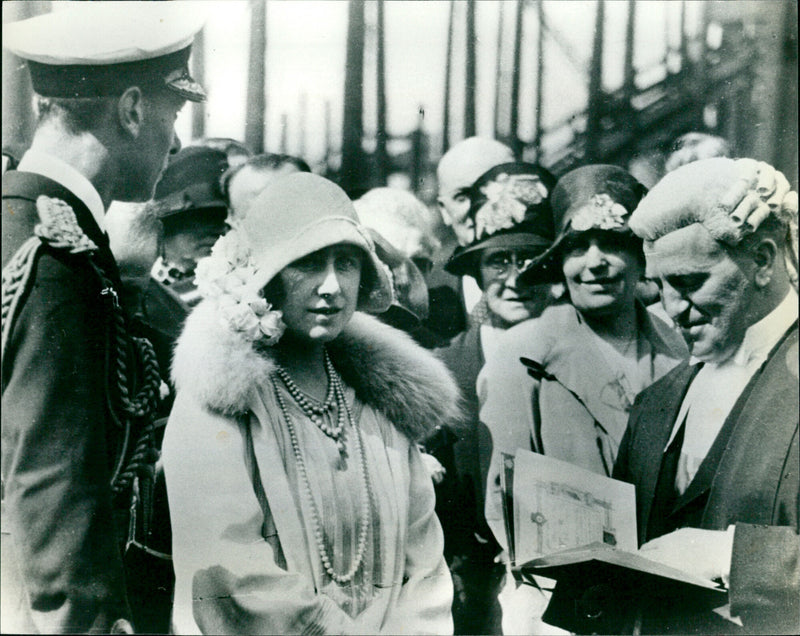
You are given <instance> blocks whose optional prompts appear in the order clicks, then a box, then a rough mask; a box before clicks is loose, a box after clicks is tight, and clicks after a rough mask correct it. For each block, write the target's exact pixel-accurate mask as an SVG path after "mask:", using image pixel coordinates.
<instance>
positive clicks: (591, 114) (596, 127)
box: [586, 0, 605, 161]
mask: <svg viewBox="0 0 800 636" xmlns="http://www.w3.org/2000/svg"><path fill="white" fill-rule="evenodd" d="M604 24H605V0H597V14H596V16H595V24H594V44H593V46H592V61H591V68H590V70H589V108H588V116H587V122H586V160H587V161H597V160H598V159H599V158H600V157H599V156H598V155H599V149H600V131H601V127H600V118H601V116H602V107H603V85H602V80H603V26H604Z"/></svg>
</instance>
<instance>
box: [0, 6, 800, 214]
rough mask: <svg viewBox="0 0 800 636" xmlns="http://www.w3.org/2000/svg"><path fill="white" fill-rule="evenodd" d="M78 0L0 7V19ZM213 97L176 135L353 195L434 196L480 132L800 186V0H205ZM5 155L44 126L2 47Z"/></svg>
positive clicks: (565, 154)
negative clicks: (454, 150) (690, 142)
mask: <svg viewBox="0 0 800 636" xmlns="http://www.w3.org/2000/svg"><path fill="white" fill-rule="evenodd" d="M67 4H69V2H63V1H57V2H46V1H25V2H22V1H18V2H3V21H4V22H6V21H10V20H18V19H22V18H24V17H28V16H31V15H36V14H38V13H41V12H44V11H51V10H59V9H60V8H62V6H63V5H67ZM197 10H202V11H204V12H206V13H207V14H208V17H209V19H208V22H207V25H206V27H205V29H204V31H203V32H202V38H201V39H199V40H198V43H197V45H196V49H195V52H194V54H193V61H192V63H193V74H194V76H195V77H196V78H197V79H198V80H199V81H200V82H201V83H203V85H204V86H206V88H207V90H208V92H209V94H210V98H209V101H208V102H207V103H206V104H191V105H187V106H186V108H185V109H184V112H183V113H182V114H181V117H180V120H179V123H178V131H179V133H180V134H181V137H182V140H183V142H184V145H186V144H187V143H189V142H190V141H191V140H192V139H198V138H204V137H205V138H207V137H225V138H233V139H239V140H242V141H244V143H245V145H246V146H247V147H248V148H249V149H250V151H251V152H253V153H261V152H264V151H269V152H281V153H288V154H292V155H295V156H300V157H303V158H304V159H306V161H308V163H309V164H310V165H311V166H312V168H313V170H314V171H315V172H318V173H320V174H324V175H326V176H328V177H331V178H333V179H335V180H337V181H338V182H339V183H340V184H341V185H342V186H343V187H344V188H345V189H346V190H347V191H348V192H349V193H350V194H351V196H353V197H357V196H359V195H360V194H362V193H363V192H365V191H366V190H368V189H370V188H373V187H378V186H384V185H387V184H388V185H392V186H400V187H405V188H408V189H410V190H412V191H414V192H415V193H416V194H417V195H418V196H419V197H420V198H422V199H423V200H425V201H428V202H430V201H432V200H433V198H434V193H435V189H436V187H435V183H434V181H435V176H434V172H435V171H434V168H435V165H436V162H437V161H438V159H439V157H440V156H441V154H442V153H443V152H444V151H445V150H446V149H447V148H448V147H449V146H450V145H451V144H453V143H455V142H457V141H459V140H460V139H463V138H465V137H468V136H471V135H476V134H477V135H481V136H492V137H496V138H498V139H500V140H502V141H505V142H506V143H508V144H509V145H510V146H511V147H513V148H514V149H515V151H516V152H517V154H518V155H519V157H520V158H522V159H525V160H535V161H538V162H540V163H541V164H543V165H545V166H547V167H549V168H550V169H551V170H552V172H554V173H555V174H556V175H559V174H561V173H563V172H565V171H566V170H568V169H570V168H571V167H573V166H576V165H579V164H581V163H587V162H597V161H603V162H608V163H614V164H618V165H621V166H623V167H627V168H629V169H630V170H631V171H632V172H633V173H634V174H635V175H636V176H637V177H639V178H640V180H642V181H643V182H645V183H646V184H647V185H653V183H654V182H655V181H656V180H657V179H658V178H659V177H660V175H661V173H662V172H663V162H664V156H665V153H668V152H669V149H670V145H671V143H672V141H673V140H674V139H675V138H676V137H678V136H679V135H681V134H683V133H685V132H688V131H700V132H707V133H712V134H715V135H719V136H721V137H724V138H725V139H726V140H727V141H728V142H729V144H730V145H731V147H732V149H733V151H732V152H733V155H734V156H750V157H755V158H758V159H762V160H764V161H767V162H769V163H772V164H774V165H775V166H776V167H777V168H779V169H780V170H781V171H783V172H784V173H785V174H786V175H787V177H789V178H790V180H791V181H792V184H793V186H794V187H795V188H797V185H798V184H797V169H798V166H797V155H798V149H797V144H798V126H797V112H798V110H797V109H798V106H797V50H798V49H797V3H796V1H795V0H737V1H736V2H731V1H719V0H688V1H687V0H683V1H681V0H663V1H662V0H569V1H565V0H482V1H481V2H477V1H475V0H457V1H447V0H437V1H431V2H404V1H403V0H349V1H348V2H340V1H334V0H321V1H293V0H281V1H280V2H278V1H276V0H241V1H238V0H225V1H224V2H210V1H206V2H200V3H198V7H197ZM2 88H3V97H2V99H3V112H2V142H3V150H4V151H5V152H9V153H10V154H11V155H13V156H16V157H17V158H19V156H21V154H22V152H24V150H25V148H26V147H27V143H28V142H29V140H30V134H31V132H32V129H33V118H34V114H33V112H32V109H31V92H30V84H29V80H28V78H27V73H25V72H24V68H23V67H22V64H21V62H20V61H19V60H18V59H16V58H14V57H13V56H12V55H11V54H9V53H8V52H6V51H3V86H2Z"/></svg>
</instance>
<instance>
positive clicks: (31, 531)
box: [0, 3, 800, 634]
mask: <svg viewBox="0 0 800 636" xmlns="http://www.w3.org/2000/svg"><path fill="white" fill-rule="evenodd" d="M161 5H162V3H121V6H120V4H118V3H110V5H109V6H100V7H91V10H92V20H91V22H87V20H85V19H84V18H85V17H86V15H87V14H86V13H85V12H86V11H87V8H86V7H81V8H78V9H75V10H74V11H73V12H72V13H71V12H70V11H63V12H59V13H58V14H46V15H43V16H39V17H36V18H31V19H28V20H24V21H21V22H18V23H13V24H10V25H7V28H6V27H4V46H7V47H8V48H9V49H10V50H11V51H12V52H13V53H15V54H16V55H18V56H19V57H20V58H22V59H23V60H25V61H26V63H27V66H28V68H29V71H30V76H31V81H32V85H33V89H34V91H35V93H36V107H37V111H38V115H37V116H38V121H37V126H36V130H35V134H34V136H33V140H32V142H31V145H30V148H29V149H28V150H27V151H26V152H25V154H24V155H23V156H22V157H20V158H19V161H16V160H11V158H9V161H6V159H5V157H4V168H3V189H2V197H3V207H2V211H3V230H2V238H3V247H2V259H3V289H2V307H3V313H2V321H3V322H2V391H3V393H2V440H3V445H2V479H3V493H2V494H3V511H2V515H3V516H2V535H3V536H2V541H3V544H2V560H0V565H1V566H2V587H0V598H2V613H1V614H0V623H1V624H0V631H2V632H3V633H87V632H91V633H170V632H171V633H180V634H183V633H210V634H222V633H225V634H228V633H231V634H236V633H255V634H283V633H315V634H321V633H335V634H350V633H364V634H377V633H386V634H399V633H410V634H422V633H437V634H438V633H441V634H446V633H456V634H523V633H525V634H557V633H570V632H573V633H797V632H798V630H799V629H800V535H799V534H798V533H799V532H800V518H799V515H800V511H799V510H798V508H799V506H800V486H799V477H798V475H799V474H800V456H799V455H798V445H799V441H798V412H799V411H800V405H799V404H798V322H797V318H798V297H797V271H798V258H797V254H798V246H797V219H798V197H797V193H796V192H795V191H794V190H792V188H791V186H790V184H789V182H788V180H787V178H786V177H785V176H784V175H783V174H782V173H781V172H780V171H778V170H776V169H775V168H773V167H772V166H770V165H768V164H767V163H764V162H761V161H758V160H755V159H748V158H731V156H730V155H731V154H733V153H732V151H731V149H730V148H729V147H728V145H727V144H726V143H725V142H724V141H723V140H720V139H719V138H715V137H712V136H710V135H706V134H700V133H691V134H690V135H688V136H685V137H683V138H681V139H680V140H678V142H676V146H675V152H674V153H673V155H672V156H671V157H670V159H669V160H668V161H667V162H666V168H667V173H666V174H665V175H664V176H663V177H662V178H661V179H660V180H659V181H658V182H657V183H656V184H655V185H654V186H653V187H652V188H651V189H650V190H649V192H648V189H647V188H646V187H645V186H644V185H643V184H642V183H640V182H639V181H638V180H637V179H636V177H634V176H633V175H632V174H631V173H630V172H629V171H628V170H626V169H625V168H623V167H620V166H614V165H606V164H586V165H581V166H579V167H576V168H574V169H572V170H569V171H567V172H566V173H564V174H560V175H554V174H552V173H551V172H550V171H549V170H548V169H547V168H546V167H545V166H542V165H539V164H537V163H530V162H524V161H520V160H519V158H518V157H515V156H514V154H513V152H512V151H511V149H510V148H508V147H507V146H505V145H504V144H502V143H501V142H499V141H497V140H493V139H488V138H480V137H472V138H469V139H466V140H463V141H461V142H459V143H457V144H455V145H454V146H453V147H452V148H451V149H450V150H449V151H448V152H447V153H445V154H444V156H443V157H442V158H441V160H440V162H439V164H438V168H437V180H438V188H439V192H438V195H439V196H438V205H439V210H438V211H437V210H436V209H435V208H433V207H430V206H428V205H426V204H425V203H423V202H422V201H420V200H419V199H418V198H417V197H415V196H414V195H413V194H412V193H411V192H408V191H404V190H398V189H394V188H388V187H381V188H375V189H373V190H370V191H368V192H366V193H365V194H363V195H362V196H360V197H359V198H358V199H356V200H351V198H350V197H349V196H348V194H347V193H346V192H345V191H344V190H342V189H341V188H340V187H339V186H338V185H337V184H336V183H334V182H333V181H331V180H329V179H327V178H325V177H322V176H319V175H316V174H313V172H312V170H311V168H310V167H309V164H308V163H307V162H306V161H305V160H304V159H303V158H300V157H293V156H289V155H283V154H271V153H264V154H253V153H251V152H250V151H249V150H248V149H247V148H246V147H245V146H244V144H242V143H240V142H237V141H235V140H228V139H202V140H197V141H194V142H192V143H191V144H190V145H188V146H187V147H185V148H181V144H180V141H179V140H178V138H177V136H176V134H175V130H174V122H175V118H176V115H177V113H178V111H179V110H180V109H181V107H182V106H183V105H184V103H185V102H186V101H187V100H190V101H203V100H204V99H205V98H206V95H205V91H204V89H203V87H202V86H201V85H200V84H199V83H198V82H196V81H195V80H194V79H193V78H192V77H191V75H190V73H189V69H188V65H187V62H188V59H189V55H190V52H191V46H192V42H193V39H194V37H195V35H196V34H197V32H198V31H199V30H200V28H201V26H202V25H201V24H200V23H199V22H196V21H192V20H191V19H188V16H187V15H186V14H185V13H184V12H182V11H180V10H178V9H177V8H176V9H170V8H167V9H165V8H164V7H163V6H161ZM132 25H134V27H132ZM98 32H100V33H107V34H113V35H114V37H113V38H100V37H96V35H95V34H96V33H98ZM145 33H146V37H145ZM43 43H46V47H45V48H43ZM520 450H525V451H533V452H534V453H537V454H540V455H545V456H548V457H551V458H554V459H557V460H561V461H563V462H566V463H568V464H569V465H571V466H574V467H579V468H581V469H584V470H586V471H589V472H590V473H593V474H596V475H598V476H603V477H613V478H614V479H618V480H621V481H624V482H628V483H630V484H633V486H634V488H635V491H636V514H637V523H638V525H637V530H638V542H639V552H640V554H642V555H644V556H646V557H647V558H648V559H651V560H653V561H656V562H658V563H662V564H664V565H668V566H671V567H674V568H677V569H679V570H682V571H684V572H687V573H689V574H690V575H695V576H697V577H700V578H702V579H704V580H708V581H711V580H713V581H717V582H718V583H719V585H720V586H724V588H725V589H726V590H727V597H726V598H727V602H728V604H727V605H726V606H724V607H718V608H715V611H713V612H712V611H710V610H708V609H707V608H705V607H700V606H699V605H695V604H692V603H665V602H661V600H659V601H658V602H655V601H652V600H651V602H642V604H640V605H637V607H635V608H633V607H630V606H629V603H627V602H626V601H625V599H622V598H620V597H616V596H615V595H614V594H613V593H612V594H611V595H610V596H608V597H602V598H597V597H593V598H591V599H590V600H591V603H588V601H587V594H591V592H592V590H587V589H586V587H585V586H583V587H582V586H581V585H580V584H579V582H576V581H575V580H574V579H572V580H569V581H559V580H552V579H547V578H543V577H538V576H537V577H524V576H522V575H521V573H520V571H519V569H518V568H516V567H515V566H517V565H520V564H518V563H514V562H513V560H512V557H511V552H512V547H513V546H510V545H509V536H508V520H507V519H504V516H503V506H504V498H505V497H507V496H508V493H507V492H504V491H503V490H502V489H501V478H500V473H501V471H502V470H503V457H504V454H512V455H513V454H514V453H516V452H519V451H520ZM612 592H613V590H612ZM658 599H662V597H660V596H659V597H658ZM588 605H591V608H592V610H591V611H586V607H587V606H588Z"/></svg>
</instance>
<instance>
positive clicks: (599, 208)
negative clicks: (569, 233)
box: [571, 194, 628, 232]
mask: <svg viewBox="0 0 800 636" xmlns="http://www.w3.org/2000/svg"><path fill="white" fill-rule="evenodd" d="M627 214H628V211H627V210H626V209H625V208H624V207H623V206H622V205H620V204H619V203H617V202H616V201H614V199H612V198H611V197H610V196H608V195H607V194H595V195H592V197H591V198H590V199H589V203H588V204H586V205H585V206H583V207H582V208H581V209H580V210H578V212H576V213H575V216H574V217H572V222H571V226H572V229H573V230H576V231H578V232H585V231H586V230H592V229H596V230H616V229H618V228H621V227H625V216H626V215H627Z"/></svg>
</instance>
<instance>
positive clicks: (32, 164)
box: [17, 150, 105, 231]
mask: <svg viewBox="0 0 800 636" xmlns="http://www.w3.org/2000/svg"><path fill="white" fill-rule="evenodd" d="M17 170H19V171H20V172H34V173H36V174H40V175H42V176H43V177H47V178H48V179H52V180H53V181H55V182H56V183H58V184H60V185H62V186H64V187H65V188H66V189H67V190H69V191H70V192H72V194H74V195H75V196H76V197H78V198H79V199H80V200H81V201H82V202H83V204H84V205H85V206H86V207H87V208H88V209H89V212H91V213H92V216H93V217H94V220H95V221H97V225H98V226H99V227H100V230H101V231H105V227H104V223H103V218H104V217H105V207H104V206H103V200H102V199H101V198H100V194H99V193H98V192H97V190H96V189H95V187H94V186H93V185H92V182H91V181H89V180H88V179H87V178H86V177H84V176H83V175H82V174H81V173H80V172H78V171H77V170H75V168H73V167H72V166H71V165H69V164H68V163H67V162H65V161H62V160H61V159H59V158H58V157H54V156H53V155H51V154H49V153H46V152H41V151H39V150H28V151H27V152H26V153H25V154H24V155H23V157H22V160H21V161H20V162H19V166H18V167H17Z"/></svg>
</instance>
